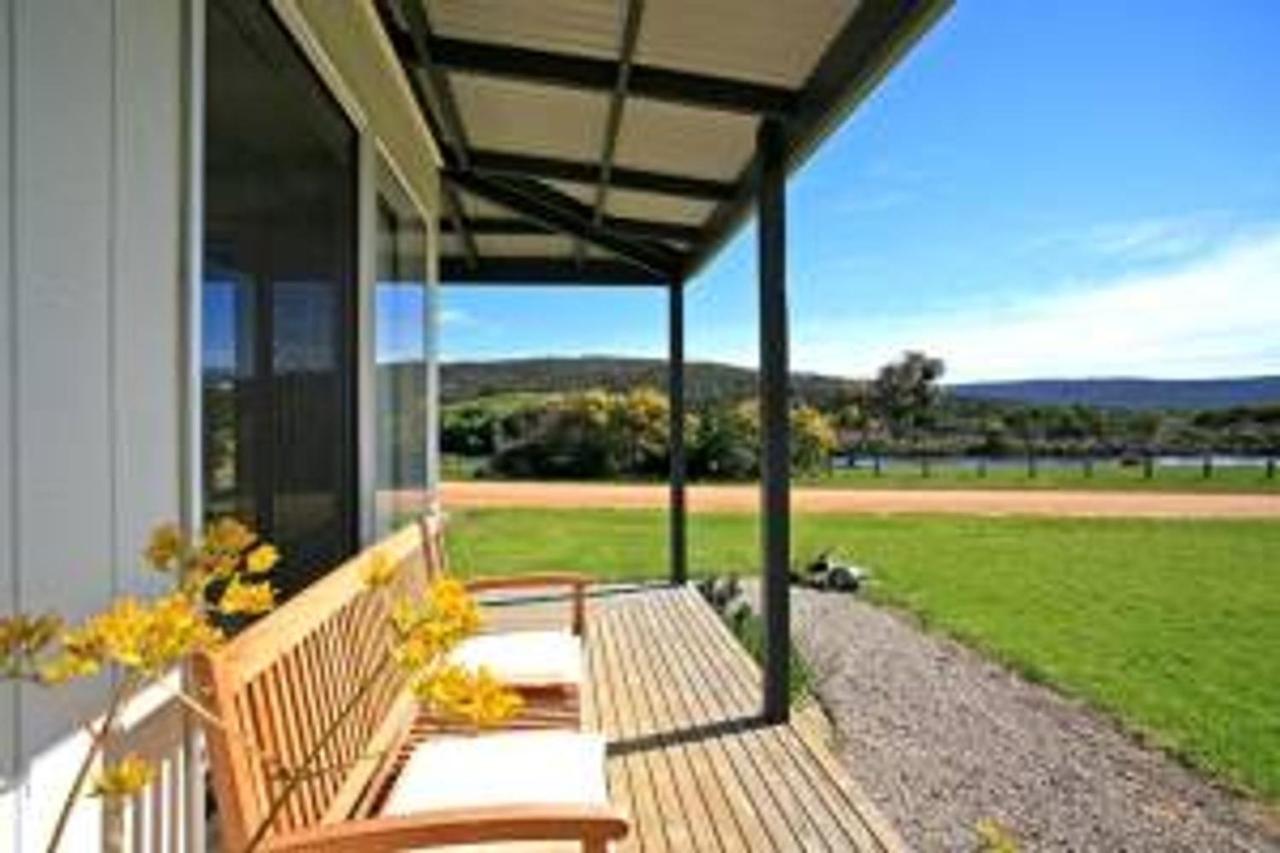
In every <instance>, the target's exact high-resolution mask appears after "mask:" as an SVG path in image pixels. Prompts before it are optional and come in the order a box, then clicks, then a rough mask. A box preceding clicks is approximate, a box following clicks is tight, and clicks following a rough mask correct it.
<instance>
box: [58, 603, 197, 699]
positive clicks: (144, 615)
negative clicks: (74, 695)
mask: <svg viewBox="0 0 1280 853" xmlns="http://www.w3.org/2000/svg"><path fill="white" fill-rule="evenodd" d="M221 640H222V633H221V632H220V631H219V630H218V629H217V628H215V627H214V626H212V625H210V624H209V623H208V622H207V621H206V620H205V616H204V613H203V612H202V611H201V609H200V606H199V605H198V604H197V603H196V601H195V600H194V599H193V598H192V597H191V596H188V595H186V594H183V593H180V592H179V593H171V594H169V595H165V596H162V597H160V598H158V599H156V600H155V601H153V602H148V603H144V602H140V601H138V600H137V599H134V598H121V599H118V600H117V601H115V602H113V603H112V605H111V607H109V608H108V609H107V610H104V611H103V612H101V613H99V614H97V615H95V616H92V617H90V618H89V619H87V620H85V622H84V623H83V624H81V625H80V626H78V627H76V628H72V629H70V630H68V631H66V632H64V634H63V636H62V649H61V653H60V654H59V655H58V656H57V657H56V658H54V660H53V661H51V662H50V663H49V664H48V665H47V666H45V667H44V668H43V669H42V671H41V676H42V678H44V680H46V681H47V682H50V683H59V682H62V681H66V680H67V679H69V678H76V677H80V676H85V675H93V674H95V673H96V672H98V671H99V670H100V669H101V668H102V667H103V666H104V665H105V664H108V663H112V664H116V665H118V666H122V667H125V668H128V669H134V670H138V671H140V672H142V673H144V674H147V675H158V674H160V673H161V672H163V671H164V670H166V669H168V668H169V667H170V666H172V665H173V664H175V663H177V662H178V661H180V660H182V659H183V658H185V657H187V656H188V655H190V654H192V653H193V652H196V651H200V650H202V649H209V648H213V647H214V646H216V645H217V644H218V643H219V642H220V641H221Z"/></svg>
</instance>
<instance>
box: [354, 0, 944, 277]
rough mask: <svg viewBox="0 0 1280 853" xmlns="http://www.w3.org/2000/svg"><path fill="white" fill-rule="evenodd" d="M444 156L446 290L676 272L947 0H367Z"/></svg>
mask: <svg viewBox="0 0 1280 853" xmlns="http://www.w3.org/2000/svg"><path fill="white" fill-rule="evenodd" d="M377 2H378V8H379V13H380V16H381V18H382V22H383V26H384V28H385V29H386V30H387V33H388V36H389V38H390V40H391V43H392V44H393V46H394V47H395V49H396V52H397V54H398V56H399V58H400V61H401V63H402V65H403V67H404V69H405V71H406V74H407V75H408V77H409V79H410V81H411V83H412V84H413V88H414V90H415V94H416V96H417V97H418V101H419V105H420V107H421V109H422V110H423V113H424V115H425V116H426V118H427V121H428V124H429V125H430V126H431V128H432V131H433V132H434V133H435V135H436V138H437V139H438V140H440V142H441V149H442V151H443V154H444V157H445V171H444V179H445V184H446V186H445V200H446V207H447V215H446V216H445V217H444V219H443V221H442V223H441V230H442V232H443V234H444V239H443V241H442V250H441V261H440V263H441V275H440V277H441V280H442V281H445V282H451V281H452V282H504V283H515V284H519V283H524V282H530V283H537V282H583V283H599V284H654V283H668V282H681V281H684V280H686V279H688V278H689V277H690V276H692V275H693V274H694V273H695V272H697V271H698V270H699V269H700V268H701V267H702V266H703V265H704V264H705V263H706V262H707V261H708V259H710V258H711V257H712V256H713V255H714V254H715V252H716V251H717V249H719V247H720V246H721V245H723V243H724V242H725V241H726V239H727V238H728V237H729V236H730V235H731V234H732V232H733V231H734V229H735V228H737V227H738V226H739V225H740V224H741V223H742V222H743V221H744V219H745V218H746V217H747V215H748V214H749V213H750V211H751V208H752V202H753V200H754V195H755V184H756V167H755V157H756V134H757V130H758V127H759V125H760V123H761V120H762V118H765V117H770V118H778V119H781V120H782V121H783V124H784V128H785V134H786V136H785V140H786V151H787V167H788V170H794V169H795V168H796V167H798V166H799V165H800V164H801V163H802V162H803V161H804V160H805V158H806V157H807V156H808V155H809V153H810V152H811V151H812V150H813V149H814V147H815V146H816V145H817V144H818V143H819V142H820V141H821V139H822V138H823V137H824V136H825V135H826V134H827V133H828V132H830V131H831V130H832V129H833V128H834V127H835V126H836V125H837V124H838V123H839V122H840V121H841V120H843V119H844V117H845V116H847V115H848V113H849V112H850V111H851V110H852V108H853V107H854V106H855V105H856V104H857V103H858V102H859V101H860V100H861V99H862V98H863V97H865V96H866V94H867V93H868V92H870V91H871V89H872V88H873V87H874V86H875V85H876V83H877V82H878V81H879V79H880V78H881V77H882V76H883V75H884V73H885V72H887V71H888V70H889V68H890V67H891V66H892V65H893V64H894V62H895V61H896V60H897V59H898V58H899V57H900V56H901V55H902V54H903V53H904V52H905V50H906V49H907V48H908V47H909V46H910V45H911V44H912V43H913V42H914V41H915V40H916V39H917V38H918V37H919V36H920V35H922V34H923V33H924V32H925V31H926V30H927V29H928V27H929V25H930V24H932V23H933V22H934V21H935V20H936V19H937V18H938V17H939V16H940V14H941V13H942V12H943V11H944V9H945V8H946V7H947V6H948V5H949V0H377Z"/></svg>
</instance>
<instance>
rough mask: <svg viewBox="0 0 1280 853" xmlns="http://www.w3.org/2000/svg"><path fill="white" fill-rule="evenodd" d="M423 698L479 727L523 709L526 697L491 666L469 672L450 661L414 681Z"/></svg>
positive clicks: (513, 715) (493, 724)
mask: <svg viewBox="0 0 1280 853" xmlns="http://www.w3.org/2000/svg"><path fill="white" fill-rule="evenodd" d="M412 689H413V693H414V695H415V696H416V697H417V698H418V700H419V701H420V702H423V703H424V704H427V705H429V706H430V707H431V708H432V709H433V710H434V711H436V712H438V713H440V714H443V715H445V716H450V717H454V718H456V719H459V720H462V721H464V722H467V723H469V724H471V725H473V726H477V727H480V728H485V727H490V726H496V725H500V724H502V723H505V722H507V721H508V720H510V719H512V718H513V717H515V716H516V715H517V714H519V713H520V711H521V710H523V709H524V700H523V699H522V698H520V695H519V694H518V693H516V692H515V691H513V690H510V689H508V688H507V687H506V686H505V685H503V684H502V683H501V682H500V681H498V679H496V678H494V677H493V675H492V673H490V672H489V670H487V669H485V668H483V667H481V668H480V670H479V671H478V672H474V673H472V672H468V671H467V670H465V669H463V668H462V667H460V666H457V665H454V664H447V665H444V666H440V667H437V668H435V669H433V670H431V671H430V672H428V673H427V674H425V675H423V676H421V677H419V678H418V679H417V680H416V681H414V683H413V685H412Z"/></svg>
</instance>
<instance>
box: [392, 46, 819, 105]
mask: <svg viewBox="0 0 1280 853" xmlns="http://www.w3.org/2000/svg"><path fill="white" fill-rule="evenodd" d="M396 35H398V36H399V38H396V37H395V36H396ZM392 41H393V43H394V45H395V47H396V49H397V50H401V51H402V53H403V48H405V47H407V46H408V45H407V44H406V41H405V39H404V37H403V34H393V38H392ZM429 49H430V53H431V60H432V62H433V63H435V65H437V66H438V67H440V68H445V69H448V70H450V71H460V72H464V73H468V74H479V75H483V76H489V77H504V78H507V79H511V80H526V81H530V82H534V83H544V84H549V85H555V86H567V87H571V88H575V89H586V90H589V91H599V92H612V91H613V89H614V86H615V85H616V84H617V80H618V63H617V62H615V61H612V60H608V59H594V58H591V57H585V56H569V55H567V54H562V53H550V52H547V51H542V50H532V49H530V48H524V47H514V46H509V45H501V44H493V43H490V42H476V41H466V40H463V39H453V38H443V37H441V36H435V37H434V38H433V39H432V40H431V44H430V46H429ZM406 58H408V59H410V60H413V59H414V57H412V56H410V57H406ZM627 87H628V89H629V91H630V93H631V94H632V95H634V96H636V97H638V98H650V99H653V100H656V101H668V102H670V103H676V104H683V105H685V106H691V107H700V108H702V109H712V110H721V111H725V112H736V113H750V114H761V113H764V114H769V115H784V114H786V113H788V112H789V111H790V110H791V109H792V106H793V104H794V101H795V93H794V92H792V91H791V90H790V89H785V88H782V87H779V86H770V85H767V84H764V83H751V82H747V81H745V80H734V79H729V78H724V77H713V76H710V75H706V74H694V73H691V72H687V71H674V70H672V69H669V68H658V67H655V66H652V65H633V66H632V68H631V72H630V75H629V80H628V86H627Z"/></svg>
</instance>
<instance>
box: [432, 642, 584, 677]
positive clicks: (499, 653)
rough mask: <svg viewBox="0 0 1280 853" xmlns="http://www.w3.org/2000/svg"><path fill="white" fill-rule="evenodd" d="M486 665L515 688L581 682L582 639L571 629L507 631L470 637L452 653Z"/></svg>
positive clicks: (470, 664)
mask: <svg viewBox="0 0 1280 853" xmlns="http://www.w3.org/2000/svg"><path fill="white" fill-rule="evenodd" d="M449 660H450V662H451V663H456V664H460V665H462V666H464V667H466V668H467V669H473V670H474V669H479V668H480V667H482V666H483V667H486V668H488V669H489V671H490V672H492V673H493V675H494V677H495V678H497V679H498V680H499V681H502V682H504V683H506V684H509V685H511V686H512V687H529V686H539V685H554V684H569V685H575V686H576V685H579V684H581V683H582V640H581V639H580V638H578V637H577V636H576V635H574V634H572V633H570V632H568V631H507V632H504V633H496V634H478V635H476V636H474V637H468V638H467V639H465V640H463V641H462V643H461V644H460V645H459V646H458V647H457V648H456V649H454V650H453V652H452V653H451V654H450V656H449Z"/></svg>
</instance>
